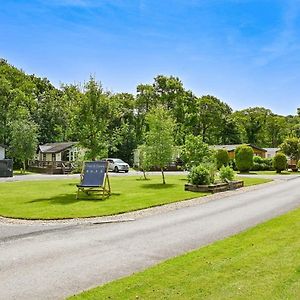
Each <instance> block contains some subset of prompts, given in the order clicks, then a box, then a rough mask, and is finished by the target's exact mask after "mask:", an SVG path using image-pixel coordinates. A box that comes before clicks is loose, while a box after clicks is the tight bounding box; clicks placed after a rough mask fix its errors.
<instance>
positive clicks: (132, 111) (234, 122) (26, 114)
mask: <svg viewBox="0 0 300 300" xmlns="http://www.w3.org/2000/svg"><path fill="white" fill-rule="evenodd" d="M157 107H161V109H164V110H166V111H167V112H168V114H169V116H170V117H171V118H172V120H174V128H173V139H174V145H176V146H183V145H185V142H186V139H187V138H188V137H189V136H194V137H199V139H201V141H202V142H205V143H207V144H211V145H214V144H240V143H254V144H256V145H257V146H260V147H278V146H279V145H281V144H282V143H283V142H284V141H285V140H286V139H287V138H293V137H294V138H300V113H299V111H297V112H295V115H290V116H282V115H277V114H275V113H273V112H272V111H271V110H269V109H266V108H263V107H250V108H245V109H243V110H239V111H233V110H232V108H231V107H230V106H229V105H228V104H227V103H225V102H224V101H222V100H221V99H218V98H217V97H215V96H213V95H203V96H198V95H195V94H194V93H193V92H192V91H190V90H187V89H186V88H185V87H184V85H183V82H182V81H181V80H180V79H179V78H178V77H175V76H164V75H158V76H156V77H155V78H154V80H153V82H152V83H141V84H139V85H138V86H137V88H136V93H135V94H130V93H122V92H120V93H112V92H110V91H107V90H105V89H103V87H102V85H101V83H100V82H98V81H97V80H96V79H95V78H93V77H91V78H90V79H89V80H88V82H86V83H84V84H76V85H74V84H71V85H68V84H62V85H61V86H60V87H55V86H54V85H52V84H51V82H50V81H49V80H48V79H47V78H40V77H37V76H35V75H28V74H26V73H25V72H24V71H22V70H19V69H17V68H16V67H14V66H12V65H10V64H9V63H8V62H7V61H6V60H4V59H0V143H1V144H6V145H8V146H10V144H11V142H12V131H11V130H10V126H11V125H10V124H11V123H12V122H15V121H17V120H26V122H34V124H35V126H36V129H37V134H38V143H39V144H44V143H48V142H60V141H79V142H80V143H81V144H82V145H83V146H84V147H85V148H87V149H88V150H89V152H88V154H89V156H90V158H96V157H102V156H106V155H109V156H115V157H119V158H121V159H123V160H125V161H127V162H129V163H132V159H133V151H134V149H136V148H137V147H138V146H139V145H142V144H144V143H145V141H146V138H147V135H148V132H149V129H150V127H149V125H150V124H149V122H147V117H146V116H147V114H148V113H149V112H150V111H151V110H153V109H155V108H157ZM286 151H287V150H286ZM287 152H289V151H287ZM296 158H297V159H298V157H296Z"/></svg>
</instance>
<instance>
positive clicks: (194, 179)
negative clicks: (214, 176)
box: [188, 165, 211, 185]
mask: <svg viewBox="0 0 300 300" xmlns="http://www.w3.org/2000/svg"><path fill="white" fill-rule="evenodd" d="M188 180H189V182H190V183H191V184H197V185H200V184H210V183H211V174H210V171H209V169H208V168H207V167H205V166H203V165H199V166H197V167H192V168H191V171H190V172H189V175H188Z"/></svg>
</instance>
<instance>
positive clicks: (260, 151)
mask: <svg viewBox="0 0 300 300" xmlns="http://www.w3.org/2000/svg"><path fill="white" fill-rule="evenodd" d="M241 145H242V144H237V145H215V146H212V147H211V148H212V149H215V150H218V149H225V150H227V152H228V155H229V157H230V158H234V156H235V149H236V148H237V147H238V146H241ZM244 145H245V144H244ZM246 145H247V146H249V147H251V148H252V149H253V153H254V156H260V157H261V158H266V157H267V152H268V151H267V149H265V148H260V147H257V146H255V145H253V144H246ZM274 155H275V154H274ZM270 157H271V156H270Z"/></svg>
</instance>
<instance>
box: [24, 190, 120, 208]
mask: <svg viewBox="0 0 300 300" xmlns="http://www.w3.org/2000/svg"><path fill="white" fill-rule="evenodd" d="M120 195H121V194H120V193H111V196H116V197H117V196H120ZM109 199H110V197H107V196H106V197H103V198H102V195H100V194H97V195H95V194H90V195H86V194H84V193H81V194H80V195H79V199H76V193H74V194H73V193H72V194H61V195H57V196H53V197H48V198H40V199H34V200H31V201H27V203H38V202H51V203H53V204H61V205H68V204H74V203H77V202H82V201H86V202H87V203H88V202H99V201H101V202H102V201H106V200H109Z"/></svg>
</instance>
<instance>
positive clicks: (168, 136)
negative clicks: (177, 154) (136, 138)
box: [146, 106, 175, 184]
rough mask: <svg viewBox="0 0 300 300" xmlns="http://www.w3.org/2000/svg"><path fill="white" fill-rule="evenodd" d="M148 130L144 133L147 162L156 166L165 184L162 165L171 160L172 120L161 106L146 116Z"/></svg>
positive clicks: (172, 141) (172, 142)
mask: <svg viewBox="0 0 300 300" xmlns="http://www.w3.org/2000/svg"><path fill="white" fill-rule="evenodd" d="M146 122H147V124H148V126H149V131H148V133H147V135H146V153H147V155H146V157H147V158H146V160H147V163H148V164H150V165H152V166H156V167H158V168H159V169H160V170H161V172H162V178H163V183H164V184H165V183H166V182H165V176H164V167H165V166H166V165H167V164H168V163H170V162H171V160H172V155H173V148H174V146H173V144H174V138H173V130H174V125H175V123H174V120H173V119H172V118H171V116H170V115H169V113H168V112H167V111H166V110H165V109H164V108H163V107H161V106H158V107H157V108H153V109H152V110H151V111H150V112H149V113H148V114H147V116H146Z"/></svg>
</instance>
